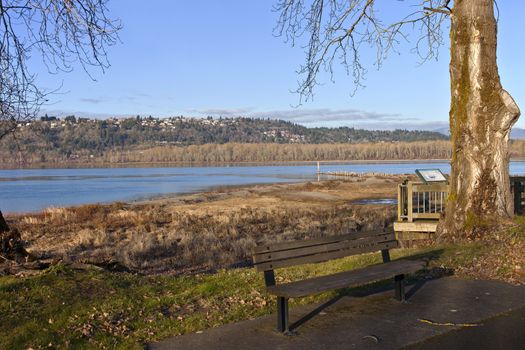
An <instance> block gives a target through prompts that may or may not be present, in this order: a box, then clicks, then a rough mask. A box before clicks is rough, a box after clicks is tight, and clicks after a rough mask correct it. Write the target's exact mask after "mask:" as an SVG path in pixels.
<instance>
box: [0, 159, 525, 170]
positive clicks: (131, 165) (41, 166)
mask: <svg viewBox="0 0 525 350" xmlns="http://www.w3.org/2000/svg"><path fill="white" fill-rule="evenodd" d="M511 161H515V162H523V161H525V158H519V159H511ZM317 162H319V163H320V164H321V165H323V164H330V165H334V164H395V163H443V162H447V163H448V162H450V159H352V160H337V159H334V160H319V161H317V160H309V161H271V162H209V163H203V162H124V163H107V162H85V163H77V162H64V163H52V164H49V163H32V164H28V165H27V164H26V165H24V164H22V165H20V166H0V170H17V169H81V168H142V167H155V168H158V167H224V166H269V165H277V166H294V165H310V164H311V165H317Z"/></svg>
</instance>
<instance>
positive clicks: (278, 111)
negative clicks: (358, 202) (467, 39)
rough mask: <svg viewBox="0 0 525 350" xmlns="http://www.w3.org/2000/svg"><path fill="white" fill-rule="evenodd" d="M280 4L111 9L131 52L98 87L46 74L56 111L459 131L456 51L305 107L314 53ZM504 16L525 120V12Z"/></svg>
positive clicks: (118, 55) (42, 78) (115, 54)
mask: <svg viewBox="0 0 525 350" xmlns="http://www.w3.org/2000/svg"><path fill="white" fill-rule="evenodd" d="M408 2H410V1H408ZM273 5H274V1H272V0H258V1H246V0H221V1H216V0H154V1H149V2H144V1H138V0H113V1H110V8H111V15H112V16H114V17H119V18H120V19H121V20H122V23H123V25H124V29H123V30H122V32H121V35H120V36H121V40H122V43H121V44H119V45H117V46H115V47H112V48H110V50H109V59H110V63H111V68H110V69H109V70H107V71H106V72H105V73H104V74H102V73H101V72H100V71H97V70H92V71H91V73H92V75H93V76H94V77H95V78H96V81H92V80H91V79H90V78H89V77H88V76H87V75H86V74H85V73H84V71H83V70H82V68H80V67H76V68H75V70H74V71H73V72H70V73H67V74H66V73H61V74H54V75H51V74H48V73H47V70H46V69H45V68H44V67H43V66H42V65H40V64H37V63H34V71H35V72H36V73H37V74H38V81H39V83H40V84H41V85H42V86H44V87H46V88H48V89H54V88H57V87H59V86H61V90H60V91H61V93H60V94H57V95H54V96H52V97H51V101H52V103H51V104H49V105H47V106H45V108H44V111H45V112H48V113H50V114H57V115H67V114H76V115H81V116H94V117H110V116H119V117H123V116H135V115H138V114H139V115H143V116H147V115H153V116H157V117H168V116H174V115H185V116H207V115H212V116H219V115H222V116H226V117H229V116H239V115H242V116H253V117H271V118H280V119H286V120H290V121H294V122H297V123H300V124H303V125H306V126H354V127H364V128H371V129H391V128H418V129H437V128H441V127H444V126H446V125H447V124H448V110H449V103H450V92H449V76H448V63H449V54H448V42H447V43H446V45H445V46H444V47H443V48H442V49H441V52H440V58H439V60H438V61H430V62H427V63H425V64H424V65H419V60H418V57H417V56H416V55H414V54H412V53H410V47H411V46H404V47H402V48H401V49H402V50H401V54H400V55H397V54H393V55H390V57H389V58H388V59H387V60H386V62H385V63H384V65H383V66H382V68H381V69H380V70H377V69H375V67H374V66H373V65H372V64H370V65H369V66H368V69H369V71H368V74H367V78H366V81H365V82H364V83H365V85H366V87H365V88H364V89H359V90H358V91H357V93H356V94H355V95H354V96H351V94H350V93H351V92H352V90H353V87H352V79H351V77H347V76H346V75H344V74H343V73H342V72H339V73H340V74H337V75H336V77H335V80H336V81H335V83H332V82H330V79H329V77H322V79H321V80H322V81H323V82H324V84H323V85H322V86H319V87H317V89H316V91H315V98H314V100H313V101H311V102H307V103H304V104H303V105H301V106H300V107H298V108H297V107H296V105H297V104H298V102H299V96H298V95H297V94H294V93H291V92H290V91H291V90H294V89H295V88H296V87H297V81H298V79H299V77H298V75H297V74H296V70H297V68H298V67H299V65H300V64H301V63H303V61H304V53H303V49H302V48H301V47H291V46H290V45H289V44H287V43H284V42H283V40H282V38H276V37H275V36H274V35H273V31H272V30H273V28H274V26H275V24H276V18H277V14H276V13H274V12H272V6H273ZM499 7H500V20H499V32H498V33H499V34H498V35H499V36H498V40H499V42H498V60H499V68H500V75H501V78H502V83H503V86H504V87H505V88H506V89H507V90H508V91H509V92H510V93H511V94H512V95H513V97H514V98H515V100H516V102H517V103H518V105H520V106H522V109H525V107H524V106H525V86H524V84H523V82H524V81H525V73H524V69H523V68H522V60H523V58H524V57H525V48H524V46H523V44H522V43H523V40H522V35H523V32H524V29H523V26H522V25H521V23H520V14H522V13H523V12H524V11H525V2H521V1H500V2H499ZM382 11H384V12H386V13H387V14H388V15H390V14H392V15H397V14H398V12H400V11H401V10H400V6H399V1H388V2H385V5H384V6H382ZM447 26H448V24H447ZM445 30H447V29H446V28H445ZM445 36H446V37H448V33H445ZM411 37H412V38H414V39H415V38H416V34H415V33H414V34H411ZM363 61H368V62H372V61H373V56H372V53H371V52H364V53H363ZM524 119H525V117H524ZM517 126H518V127H525V121H521V120H520V121H518V123H517Z"/></svg>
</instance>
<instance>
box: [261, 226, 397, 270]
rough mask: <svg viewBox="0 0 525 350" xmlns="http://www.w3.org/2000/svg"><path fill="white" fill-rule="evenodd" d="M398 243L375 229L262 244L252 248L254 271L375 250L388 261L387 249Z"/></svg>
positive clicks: (390, 234)
mask: <svg viewBox="0 0 525 350" xmlns="http://www.w3.org/2000/svg"><path fill="white" fill-rule="evenodd" d="M398 245H399V243H398V241H397V240H396V236H395V233H394V232H377V231H376V232H359V233H350V234H345V235H340V236H329V237H323V238H317V239H309V240H302V241H290V242H282V243H276V244H263V245H260V246H257V247H255V248H254V250H253V264H254V266H255V268H256V269H257V271H270V270H274V269H278V268H282V267H289V266H295V265H303V264H309V263H317V262H322V261H327V260H332V259H338V258H343V257H345V256H350V255H356V254H362V253H369V252H377V251H379V250H381V251H382V252H383V260H385V261H388V260H389V255H388V249H391V248H397V247H398ZM385 253H386V254H385Z"/></svg>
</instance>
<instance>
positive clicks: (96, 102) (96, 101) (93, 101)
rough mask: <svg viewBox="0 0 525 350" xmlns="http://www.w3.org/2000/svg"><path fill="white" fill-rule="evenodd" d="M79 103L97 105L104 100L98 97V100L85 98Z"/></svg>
mask: <svg viewBox="0 0 525 350" xmlns="http://www.w3.org/2000/svg"><path fill="white" fill-rule="evenodd" d="M80 101H81V102H86V103H92V104H99V103H101V102H102V101H104V98H102V97H100V98H90V97H85V98H81V99H80Z"/></svg>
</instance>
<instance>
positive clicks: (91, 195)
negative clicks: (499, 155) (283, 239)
mask: <svg viewBox="0 0 525 350" xmlns="http://www.w3.org/2000/svg"><path fill="white" fill-rule="evenodd" d="M425 168H439V169H441V170H442V171H443V172H446V173H448V172H449V171H450V166H449V164H448V163H445V162H434V163H422V162H397V163H375V162H374V163H373V162H366V163H365V162H363V163H325V164H323V163H322V164H321V170H322V171H353V172H381V173H390V174H413V173H414V171H415V169H425ZM510 169H511V174H525V162H511V166H510ZM316 171H317V167H316V165H315V164H295V165H250V166H214V167H133V168H71V169H16V170H0V210H2V212H4V213H20V212H35V211H40V210H42V209H44V208H47V207H63V206H71V205H80V204H87V203H109V202H114V201H125V202H127V201H134V200H140V199H146V198H152V197H156V196H161V195H173V194H187V193H195V192H202V191H208V190H211V189H214V188H218V187H223V186H232V185H250V184H263V183H264V184H269V183H285V182H304V181H316V180H317V174H316Z"/></svg>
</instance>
